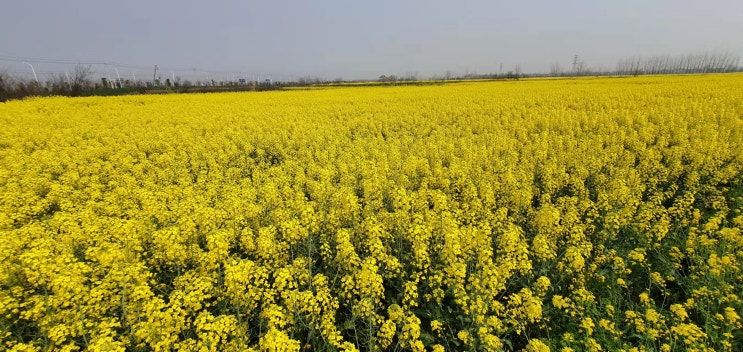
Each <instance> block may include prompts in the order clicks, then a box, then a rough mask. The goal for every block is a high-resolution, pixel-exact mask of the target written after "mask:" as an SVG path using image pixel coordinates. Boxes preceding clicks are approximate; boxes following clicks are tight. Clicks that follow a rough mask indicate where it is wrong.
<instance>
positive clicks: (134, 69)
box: [0, 0, 743, 79]
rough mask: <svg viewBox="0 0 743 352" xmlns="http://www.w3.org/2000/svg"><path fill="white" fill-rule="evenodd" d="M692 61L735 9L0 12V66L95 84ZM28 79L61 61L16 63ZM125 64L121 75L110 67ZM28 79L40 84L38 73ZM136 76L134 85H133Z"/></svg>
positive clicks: (721, 5) (732, 20)
mask: <svg viewBox="0 0 743 352" xmlns="http://www.w3.org/2000/svg"><path fill="white" fill-rule="evenodd" d="M703 51H717V52H729V53H732V54H735V55H741V54H743V1H740V0H706V1H702V0H699V1H690V0H676V1H671V0H663V1H660V0H655V1H654V0H645V1H639V0H627V1H599V0H575V1H569V0H566V1H547V0H532V1H529V0H525V1H513V0H511V1H485V0H477V1H475V0H471V1H466V0H464V1H463V0H460V1H439V0H427V1H423V0H414V1H413V0H411V1H388V0H377V1H364V2H362V1H348V0H345V1H342V0H318V1H301V0H296V1H280V0H278V1H234V0H229V1H213V2H207V1H203V0H201V1H193V0H182V1H172V0H167V1H142V0H128V1H103V0H84V1H74V0H73V1H51V0H45V1H40V0H24V1H21V0H15V1H14V0H7V1H4V3H3V4H2V5H0V70H1V69H5V70H9V71H11V72H15V73H19V74H22V73H23V72H26V73H29V72H27V71H30V66H28V65H25V64H23V63H22V62H20V61H19V60H20V59H18V58H31V59H33V58H42V59H52V60H73V61H77V60H79V61H82V62H93V61H95V62H108V63H113V62H115V63H117V64H118V66H116V65H94V69H95V70H96V72H97V73H100V74H111V72H112V69H113V68H114V67H115V68H116V69H117V70H119V71H120V72H121V74H122V75H128V76H131V75H132V74H137V75H146V74H148V73H147V72H149V75H150V77H151V75H152V69H150V68H151V67H154V65H155V64H157V65H159V66H160V67H161V74H162V75H164V76H170V75H171V74H172V75H179V76H184V77H188V76H189V75H191V76H193V75H195V76H196V77H201V76H208V75H210V74H211V76H212V79H213V78H217V79H219V78H220V77H222V76H229V75H248V76H250V75H258V76H259V77H260V76H265V75H268V74H271V75H273V76H274V77H275V79H285V78H289V77H291V76H295V77H297V76H306V75H310V76H321V77H324V78H328V79H332V78H336V77H343V78H346V79H356V78H376V77H378V76H379V75H382V74H397V75H404V74H405V73H406V72H411V73H418V74H419V75H420V76H422V77H423V78H427V77H430V76H431V75H434V74H443V73H444V72H446V71H447V70H449V71H451V72H453V73H456V74H463V73H465V72H477V73H489V72H495V73H497V72H498V71H499V70H500V67H501V64H502V65H503V66H502V67H503V71H508V70H512V69H513V68H514V67H515V65H520V66H521V68H522V70H523V71H524V72H548V71H549V66H550V64H552V63H560V64H562V66H563V67H566V68H569V67H570V65H571V61H572V58H573V55H574V54H578V55H579V56H580V59H581V60H582V61H584V62H585V64H587V65H588V66H589V67H592V68H598V67H605V68H613V67H614V66H615V64H616V62H617V61H618V60H619V59H623V58H626V57H630V56H635V55H642V56H652V55H666V54H669V55H677V54H686V53H697V52H703ZM27 61H29V62H30V63H31V64H33V65H34V67H35V68H36V69H37V71H38V73H39V74H40V75H44V74H47V75H48V74H51V73H52V72H55V71H60V70H61V71H62V72H64V70H65V69H69V67H70V66H71V65H70V64H65V63H60V62H56V63H55V62H40V61H31V60H27ZM121 64H125V65H121ZM40 78H41V77H40ZM143 78H144V77H143Z"/></svg>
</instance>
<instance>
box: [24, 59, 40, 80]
mask: <svg viewBox="0 0 743 352" xmlns="http://www.w3.org/2000/svg"><path fill="white" fill-rule="evenodd" d="M23 63H24V64H26V65H28V66H31V72H32V73H33V74H34V80H35V81H36V83H37V84H38V83H39V77H37V76H36V70H34V65H31V64H29V63H28V62H25V61H24V62H23Z"/></svg>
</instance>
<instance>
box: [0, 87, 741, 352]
mask: <svg viewBox="0 0 743 352" xmlns="http://www.w3.org/2000/svg"><path fill="white" fill-rule="evenodd" d="M742 208H743V76H741V75H740V74H730V75H707V76H666V77H639V78H601V79H567V80H525V81H518V82H473V83H458V84H449V85H441V86H434V85H432V86H408V87H384V86H383V87H353V88H328V89H317V90H308V91H279V92H265V93H225V94H211V95H208V94H207V95H163V96H128V97H109V98H37V99H27V100H24V101H13V102H8V103H5V104H0V343H1V346H2V347H0V349H7V350H11V351H50V350H59V351H75V350H91V351H149V350H154V351H170V350H183V351H192V350H193V351H245V350H260V351H299V350H308V351H309V350H312V351H326V350H347V351H356V350H363V351H380V350H390V351H400V350H405V351H424V350H425V351H444V350H447V351H465V350H471V351H483V350H485V351H498V350H525V351H619V350H623V351H680V350H707V351H740V350H742V349H743V333H742V331H743V329H742V326H741V315H743V303H742V302H741V295H743V272H741V263H742V262H743V234H742V233H741V228H743V216H742V215H741V209H742Z"/></svg>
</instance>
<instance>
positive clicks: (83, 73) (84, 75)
mask: <svg viewBox="0 0 743 352" xmlns="http://www.w3.org/2000/svg"><path fill="white" fill-rule="evenodd" d="M92 75H93V69H92V68H91V66H90V65H87V66H86V65H82V64H78V65H76V66H75V68H74V69H72V75H71V76H70V95H71V96H73V97H75V96H78V95H80V93H82V91H83V89H85V88H88V87H89V86H90V76H92Z"/></svg>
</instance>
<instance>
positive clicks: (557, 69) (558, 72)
mask: <svg viewBox="0 0 743 352" xmlns="http://www.w3.org/2000/svg"><path fill="white" fill-rule="evenodd" d="M563 74H564V72H563V69H562V65H560V63H559V62H555V63H553V64H552V65H550V76H552V77H557V76H562V75H563Z"/></svg>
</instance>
